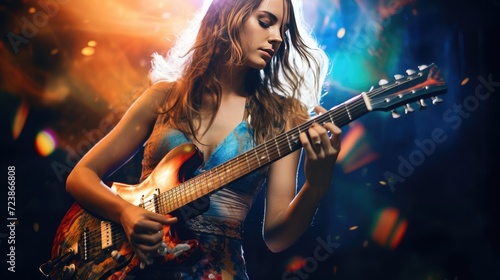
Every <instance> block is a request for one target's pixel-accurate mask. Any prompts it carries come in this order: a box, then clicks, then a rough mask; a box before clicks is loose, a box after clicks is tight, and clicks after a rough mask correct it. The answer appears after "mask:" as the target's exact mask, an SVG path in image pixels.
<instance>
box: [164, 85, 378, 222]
mask: <svg viewBox="0 0 500 280" xmlns="http://www.w3.org/2000/svg"><path fill="white" fill-rule="evenodd" d="M369 111H371V106H370V103H369V101H368V98H367V96H366V93H362V94H360V95H357V96H355V97H353V98H351V99H349V100H347V101H346V102H344V103H342V104H340V105H337V106H335V107H333V108H332V109H330V110H329V111H328V112H326V113H324V114H322V115H319V116H316V117H314V118H312V119H311V120H309V121H307V122H305V123H303V124H301V125H299V126H297V127H295V128H293V129H291V130H289V131H287V132H284V133H282V134H280V135H278V136H277V137H275V138H273V139H270V140H268V141H266V142H264V143H262V144H259V145H257V146H256V147H254V148H252V149H250V150H248V151H246V152H244V153H242V154H240V155H239V156H237V157H235V158H233V159H231V160H229V161H227V162H225V163H222V164H220V165H218V166H216V167H214V168H212V169H210V170H207V171H205V172H204V173H202V174H200V175H198V176H196V177H194V178H192V179H190V180H187V181H185V182H183V183H181V184H179V185H178V186H176V187H174V188H172V189H170V190H168V191H166V192H164V193H162V194H161V195H162V197H161V199H162V200H163V201H165V203H162V205H164V206H165V207H162V208H163V209H162V211H161V212H164V214H167V213H171V212H172V211H174V210H176V209H178V208H180V207H182V206H184V205H186V204H188V203H190V202H193V201H195V200H196V199H198V198H201V197H202V196H204V195H207V194H209V193H211V192H213V191H215V190H217V189H219V188H221V187H223V186H225V185H227V184H229V183H230V182H233V181H235V180H237V179H239V178H241V177H243V176H245V175H247V174H249V173H251V172H253V171H255V170H257V169H259V168H261V167H264V166H266V165H269V164H271V163H272V162H274V161H276V160H278V159H280V158H283V157H284V156H286V155H289V154H291V153H292V152H294V151H296V150H298V149H300V148H301V147H302V144H301V142H300V141H299V135H300V133H302V132H304V131H307V130H308V129H309V128H310V127H311V125H312V124H313V123H314V122H316V123H319V124H324V123H326V122H333V123H335V124H336V125H337V126H339V127H342V126H344V125H346V124H348V123H349V122H351V121H353V120H354V119H357V118H359V117H361V116H362V115H364V114H366V113H368V112H369Z"/></svg>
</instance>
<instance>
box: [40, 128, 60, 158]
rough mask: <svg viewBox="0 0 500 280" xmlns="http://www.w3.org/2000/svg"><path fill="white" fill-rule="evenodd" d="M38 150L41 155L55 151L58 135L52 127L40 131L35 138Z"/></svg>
mask: <svg viewBox="0 0 500 280" xmlns="http://www.w3.org/2000/svg"><path fill="white" fill-rule="evenodd" d="M35 146H36V150H37V152H38V154H39V155H41V156H43V157H46V156H48V155H50V154H52V152H54V150H55V148H56V147H57V137H56V134H55V132H54V131H53V130H51V129H50V128H47V129H44V130H42V131H40V132H39V133H38V134H37V136H36V140H35Z"/></svg>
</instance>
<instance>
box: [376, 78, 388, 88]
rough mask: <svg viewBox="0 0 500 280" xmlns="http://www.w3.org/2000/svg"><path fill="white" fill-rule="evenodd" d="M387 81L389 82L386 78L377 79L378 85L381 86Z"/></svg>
mask: <svg viewBox="0 0 500 280" xmlns="http://www.w3.org/2000/svg"><path fill="white" fill-rule="evenodd" d="M388 83H389V81H388V80H386V79H380V81H378V85H379V86H383V85H386V84H388Z"/></svg>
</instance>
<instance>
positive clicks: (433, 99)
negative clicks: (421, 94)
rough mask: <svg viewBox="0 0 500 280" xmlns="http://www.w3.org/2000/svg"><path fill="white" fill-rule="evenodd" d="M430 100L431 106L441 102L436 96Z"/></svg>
mask: <svg viewBox="0 0 500 280" xmlns="http://www.w3.org/2000/svg"><path fill="white" fill-rule="evenodd" d="M431 99H432V104H433V105H436V104H438V103H441V102H443V99H441V98H439V97H437V96H433V97H431Z"/></svg>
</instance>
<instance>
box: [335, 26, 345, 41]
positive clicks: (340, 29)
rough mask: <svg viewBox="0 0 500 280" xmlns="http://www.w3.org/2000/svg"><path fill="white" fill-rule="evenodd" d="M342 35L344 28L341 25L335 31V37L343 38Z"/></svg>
mask: <svg viewBox="0 0 500 280" xmlns="http://www.w3.org/2000/svg"><path fill="white" fill-rule="evenodd" d="M344 36H345V28H344V27H341V28H339V30H338V31H337V38H339V39H342V38H344Z"/></svg>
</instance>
